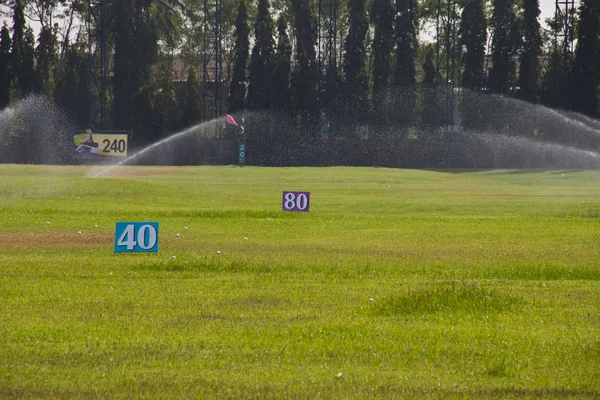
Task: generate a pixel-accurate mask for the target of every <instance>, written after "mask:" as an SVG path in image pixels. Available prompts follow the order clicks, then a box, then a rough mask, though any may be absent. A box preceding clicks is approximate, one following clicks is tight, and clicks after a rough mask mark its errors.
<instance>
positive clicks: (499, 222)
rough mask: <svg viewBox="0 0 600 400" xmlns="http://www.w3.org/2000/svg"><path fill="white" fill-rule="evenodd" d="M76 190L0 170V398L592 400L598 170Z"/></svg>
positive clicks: (209, 172) (124, 174)
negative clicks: (127, 233) (130, 227)
mask: <svg viewBox="0 0 600 400" xmlns="http://www.w3.org/2000/svg"><path fill="white" fill-rule="evenodd" d="M88 174H90V168H89V167H83V166H77V167H66V166H54V167H53V166H16V165H0V398H123V399H131V398H141V397H145V398H173V399H174V398H216V399H219V398H231V399H240V398H281V399H289V398H306V399H318V398H344V399H347V398H357V399H365V398H415V397H420V398H423V397H426V398H599V397H600V171H556V170H554V171H527V170H518V171H517V170H515V171H504V170H502V171H501V170H492V171H452V170H447V171H423V170H399V169H385V168H341V167H340V168H256V167H243V168H239V167H120V168H117V169H115V170H112V171H110V173H109V174H107V177H105V178H89V177H86V175H88ZM283 191H307V192H310V196H311V199H310V200H311V203H310V212H307V213H302V212H283V211H282V210H281V209H282V192H283ZM116 222H158V223H159V239H158V241H159V252H158V254H156V253H137V254H131V253H128V254H121V253H119V254H115V253H114V248H115V247H114V246H115V224H116ZM95 225H97V227H95ZM185 227H187V229H185ZM78 232H81V233H78ZM177 234H179V236H176V235H177ZM245 238H247V240H246V239H245ZM217 251H219V252H220V254H217Z"/></svg>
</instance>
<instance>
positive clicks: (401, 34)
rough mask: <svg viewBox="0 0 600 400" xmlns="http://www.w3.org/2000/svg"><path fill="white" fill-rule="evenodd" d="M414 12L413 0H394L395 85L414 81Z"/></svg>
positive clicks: (415, 38)
mask: <svg viewBox="0 0 600 400" xmlns="http://www.w3.org/2000/svg"><path fill="white" fill-rule="evenodd" d="M416 14H417V10H416V2H415V0H396V69H395V71H394V85H395V86H396V87H401V88H404V87H407V86H412V85H414V84H415V83H416V78H415V76H416V73H415V50H416V45H417V37H416V29H415V26H416V19H415V16H416Z"/></svg>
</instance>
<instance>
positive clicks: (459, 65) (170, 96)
mask: <svg viewBox="0 0 600 400" xmlns="http://www.w3.org/2000/svg"><path fill="white" fill-rule="evenodd" d="M104 3H105V5H104V7H105V15H106V17H105V35H106V44H107V50H108V51H107V57H108V73H107V76H108V77H109V79H108V85H107V87H106V98H107V100H108V102H107V111H108V114H107V119H106V126H104V127H103V128H107V129H119V130H120V129H125V130H130V131H131V140H132V142H133V143H134V144H137V145H138V146H142V145H145V144H148V143H152V142H155V141H157V140H158V139H160V138H162V137H165V136H168V135H170V134H172V133H173V132H176V131H178V130H181V129H183V128H185V127H189V126H193V125H194V124H197V123H199V122H201V121H204V120H207V119H209V118H211V117H212V113H211V112H210V110H208V112H207V110H205V108H204V107H203V104H204V103H203V99H204V96H208V95H209V94H208V93H204V89H205V88H206V85H203V84H202V79H203V77H202V60H203V52H204V51H205V50H206V49H205V48H204V40H203V38H204V31H203V29H204V24H203V20H204V14H203V12H204V10H203V1H201V0H189V1H186V2H182V1H179V0H119V1H117V0H105V1H104ZM323 3H325V2H323ZM456 3H457V4H456V11H455V13H456V14H455V15H454V17H455V20H456V28H457V29H456V34H455V35H456V38H455V39H456V53H455V54H454V59H455V60H456V66H455V67H454V69H453V71H452V72H453V75H454V76H455V79H456V80H457V81H458V82H457V83H456V85H455V87H456V88H459V89H457V91H456V92H455V94H456V105H455V106H454V105H453V109H452V110H451V112H452V113H456V115H457V116H458V120H459V122H460V125H462V126H463V128H464V129H472V130H486V131H494V132H506V131H507V130H509V131H510V133H511V134H513V135H524V136H530V137H531V138H532V139H534V140H540V139H542V138H543V139H552V140H554V141H557V142H559V143H563V144H566V145H576V146H577V147H580V148H586V149H592V150H595V151H597V150H599V146H600V145H599V144H598V142H597V140H594V138H593V135H590V134H589V132H588V133H587V134H584V135H583V137H582V138H573V136H572V135H563V134H561V133H560V132H556V131H555V130H554V131H553V130H552V129H550V128H548V129H546V130H545V131H544V129H545V128H544V127H543V123H542V122H541V121H540V122H539V123H537V124H534V125H531V123H530V122H529V121H527V123H525V125H526V129H520V128H519V129H517V127H515V126H514V124H513V126H512V128H514V129H508V128H509V127H510V124H511V123H513V120H514V119H515V118H513V116H511V115H507V113H509V112H515V113H519V112H521V113H522V112H523V107H512V108H511V106H506V104H508V103H506V102H500V101H499V100H498V96H504V97H506V98H513V99H515V101H523V102H526V103H519V104H528V105H536V104H537V105H544V106H548V107H551V108H556V109H562V110H568V111H572V112H577V113H581V114H583V115H585V116H588V117H590V118H598V117H599V116H600V105H599V98H600V96H599V85H600V3H599V2H598V1H597V0H582V1H581V2H580V5H579V8H578V10H577V13H576V15H575V16H574V17H575V21H576V29H575V34H574V37H573V38H572V39H573V40H574V41H575V43H576V47H575V50H574V52H573V53H572V54H571V53H569V52H565V51H563V47H564V46H563V45H564V44H565V43H556V41H557V38H558V41H560V40H567V41H569V40H571V38H561V37H560V32H562V30H563V29H564V26H563V25H562V24H561V20H560V19H559V18H557V17H555V18H553V19H550V20H549V21H547V26H548V28H547V29H546V28H542V26H541V24H540V17H539V15H540V9H539V0H457V2H456ZM0 5H1V6H2V10H3V12H4V14H5V16H6V17H7V18H9V22H12V24H11V25H9V23H8V22H5V23H4V25H3V26H2V28H1V30H0V109H2V108H4V107H6V106H8V105H10V104H14V103H16V102H18V101H19V100H20V99H23V98H25V97H26V96H28V95H29V94H31V93H39V94H43V95H44V96H46V98H48V99H52V100H53V101H54V102H55V103H56V104H57V105H59V106H60V107H62V108H63V109H64V110H66V112H67V114H68V115H69V116H70V118H71V119H72V120H73V121H74V124H75V125H77V126H79V127H87V126H89V125H90V123H91V124H92V125H93V124H95V123H97V121H98V119H99V115H98V112H99V111H98V98H99V96H100V94H99V93H97V92H94V90H93V89H92V87H93V83H94V82H92V81H91V80H92V79H94V78H93V75H91V74H90V63H91V54H90V51H91V49H93V46H90V33H93V32H90V31H89V30H88V29H89V25H86V24H85V21H88V20H89V18H90V12H91V10H90V9H88V5H89V3H88V2H86V1H83V0H8V1H6V0H4V1H2V3H0ZM436 6H437V1H435V0H420V1H417V0H338V13H337V21H336V22H337V31H336V32H335V34H336V41H337V43H338V48H337V53H336V54H335V59H336V60H337V63H336V64H335V65H329V64H328V60H327V59H323V58H321V57H319V46H320V44H321V40H320V39H322V38H319V37H318V35H319V26H318V23H319V19H318V10H317V7H318V2H317V1H316V0H275V1H273V0H272V1H267V0H255V1H251V0H224V3H223V12H222V32H223V41H222V45H223V63H224V68H223V71H224V73H223V78H224V79H223V82H218V83H216V84H220V85H222V91H223V93H225V95H224V97H223V105H224V106H223V110H222V112H227V113H229V114H232V115H234V116H235V117H236V118H240V119H241V118H243V119H244V123H245V128H246V129H245V134H246V136H247V139H248V149H249V155H248V157H249V160H250V161H251V162H253V163H255V164H270V165H282V164H308V163H315V162H319V163H324V164H328V163H329V164H330V163H346V164H351V163H353V162H356V163H360V164H383V165H402V166H419V165H437V164H439V163H440V162H442V163H443V162H450V161H451V160H450V159H451V158H452V157H450V155H449V153H448V154H446V152H445V151H443V150H440V149H442V148H451V147H452V145H451V144H449V143H448V142H447V141H448V140H449V135H447V134H445V133H444V130H445V128H446V127H445V126H444V125H445V124H446V121H445V120H444V106H445V105H444V102H445V101H446V97H445V96H447V93H446V92H445V91H444V85H445V84H446V79H447V78H448V77H447V76H441V75H439V74H438V69H437V68H436V63H440V62H443V61H442V60H440V58H439V56H438V54H437V53H436V43H435V37H432V35H430V34H429V35H428V34H426V33H424V32H427V27H429V28H431V26H432V25H434V24H435V16H436ZM321 11H323V10H321ZM26 16H28V17H29V19H33V20H35V21H37V24H38V25H39V32H38V34H37V38H36V37H35V36H34V31H33V30H32V28H31V27H30V26H28V24H27V18H26ZM321 28H323V27H321ZM321 35H322V33H321ZM320 50H323V47H321V48H320ZM446 56H447V55H443V57H446ZM329 60H331V58H330V59H329ZM209 79H210V77H209ZM494 96H495V97H494ZM490 104H494V105H495V107H496V108H494V109H490ZM502 104H504V106H502ZM503 107H504V108H503ZM511 110H512V111H511ZM494 113H495V114H494ZM205 114H206V115H205ZM561 135H562V136H561ZM471 144H472V143H471ZM400 159H401V160H402V161H399V160H400ZM465 163H466V162H464V161H461V162H458V164H461V165H462V164H465ZM466 164H468V163H466Z"/></svg>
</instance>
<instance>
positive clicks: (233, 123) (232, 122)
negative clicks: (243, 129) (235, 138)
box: [225, 114, 238, 126]
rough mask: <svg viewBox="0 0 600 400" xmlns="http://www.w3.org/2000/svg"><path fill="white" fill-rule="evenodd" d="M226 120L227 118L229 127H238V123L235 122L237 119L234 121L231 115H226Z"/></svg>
mask: <svg viewBox="0 0 600 400" xmlns="http://www.w3.org/2000/svg"><path fill="white" fill-rule="evenodd" d="M225 118H227V123H228V124H229V125H235V126H238V124H237V122H235V119H233V117H232V116H231V115H229V114H225Z"/></svg>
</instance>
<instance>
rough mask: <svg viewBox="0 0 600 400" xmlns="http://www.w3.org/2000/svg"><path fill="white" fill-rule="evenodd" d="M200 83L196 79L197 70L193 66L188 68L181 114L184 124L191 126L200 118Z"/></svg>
mask: <svg viewBox="0 0 600 400" xmlns="http://www.w3.org/2000/svg"><path fill="white" fill-rule="evenodd" d="M201 95H202V85H201V84H200V79H198V70H196V68H195V67H190V68H189V69H188V75H187V81H186V83H185V100H184V102H185V103H184V108H183V115H182V122H183V125H184V126H191V125H193V124H195V123H197V122H199V121H201V120H202V102H201V100H202V99H201Z"/></svg>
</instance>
